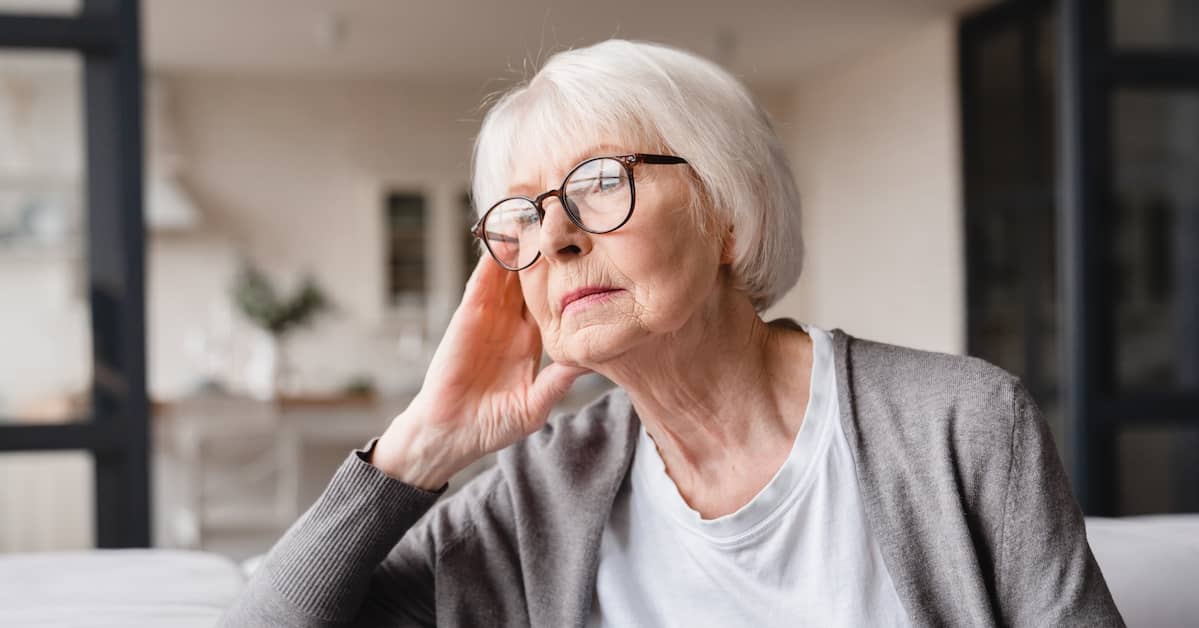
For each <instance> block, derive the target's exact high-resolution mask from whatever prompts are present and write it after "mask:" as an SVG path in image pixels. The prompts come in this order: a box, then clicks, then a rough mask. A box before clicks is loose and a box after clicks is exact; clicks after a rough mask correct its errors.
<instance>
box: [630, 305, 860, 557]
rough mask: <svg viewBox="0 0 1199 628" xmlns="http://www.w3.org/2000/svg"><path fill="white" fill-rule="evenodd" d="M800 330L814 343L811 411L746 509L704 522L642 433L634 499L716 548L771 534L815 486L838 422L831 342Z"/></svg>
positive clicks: (806, 328)
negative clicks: (768, 531) (637, 497)
mask: <svg viewBox="0 0 1199 628" xmlns="http://www.w3.org/2000/svg"><path fill="white" fill-rule="evenodd" d="M799 326H800V327H801V328H802V329H803V330H804V331H805V332H807V333H808V334H809V335H810V336H811V338H812V372H811V376H810V379H809V395H808V406H807V408H806V409H805V410H804V418H803V422H802V423H801V424H800V428H799V432H798V433H797V434H796V436H795V441H794V442H793V443H792V446H791V452H790V453H789V454H788V455H787V458H786V460H784V461H783V464H782V465H781V466H780V467H779V469H778V470H777V471H776V472H775V474H774V476H773V477H772V478H771V479H770V481H769V482H767V483H766V486H764V487H763V488H762V490H760V491H759V492H758V494H757V495H755V496H754V497H753V498H752V499H751V500H750V501H749V502H748V503H746V504H745V505H744V506H742V507H741V508H739V509H738V510H737V511H735V512H732V513H729V514H727V515H724V516H721V517H717V518H715V519H704V518H703V517H701V516H700V514H699V513H698V512H697V511H695V510H694V509H692V508H691V506H689V505H688V504H687V502H686V500H684V499H683V496H682V495H681V494H680V493H679V491H678V487H677V486H676V485H675V483H674V481H673V480H672V479H671V478H670V476H669V475H668V474H667V473H666V465H665V463H663V462H662V458H661V456H660V455H659V454H658V449H657V446H656V445H655V444H654V441H653V440H652V439H651V438H650V436H649V433H648V432H646V430H645V427H644V425H642V426H640V427H639V428H638V436H637V446H636V451H635V452H634V458H633V469H632V474H633V482H634V495H637V494H639V493H640V494H643V495H644V496H645V497H646V498H647V501H648V502H649V503H650V505H651V507H652V511H654V512H659V513H661V514H664V515H665V516H666V517H667V518H668V519H669V520H671V521H672V522H673V523H674V524H675V525H678V526H680V527H682V528H684V529H686V530H688V531H690V532H692V533H694V534H697V535H699V536H701V537H703V538H705V539H707V540H708V541H709V542H711V543H713V544H718V545H729V544H738V543H742V542H745V541H748V540H751V539H752V538H753V537H755V536H756V535H757V534H758V533H760V532H762V531H764V530H766V529H768V528H769V527H770V525H771V523H772V522H774V521H776V520H777V519H778V517H779V516H780V515H781V514H782V513H783V512H785V511H786V510H787V508H786V506H788V505H789V504H792V503H794V501H795V500H796V499H798V498H799V497H800V496H802V495H803V493H804V492H805V491H806V489H807V488H808V486H810V485H811V483H812V478H813V476H814V475H815V474H814V472H813V470H814V468H815V467H816V465H817V461H818V460H820V459H821V458H823V457H824V454H825V452H827V450H828V443H829V441H830V435H831V433H832V430H831V429H830V428H831V427H832V423H833V421H834V420H835V417H833V416H832V415H833V412H834V411H835V407H834V406H833V404H834V403H835V402H836V397H835V394H836V385H835V379H834V377H835V372H834V366H833V355H832V351H833V346H832V338H831V337H830V336H829V334H828V332H827V331H824V330H822V329H819V328H817V327H815V326H812V325H809V324H807V323H799Z"/></svg>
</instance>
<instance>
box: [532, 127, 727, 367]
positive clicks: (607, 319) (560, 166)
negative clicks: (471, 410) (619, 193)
mask: <svg viewBox="0 0 1199 628" xmlns="http://www.w3.org/2000/svg"><path fill="white" fill-rule="evenodd" d="M633 152H637V147H630V146H619V145H598V146H595V147H594V148H592V149H590V150H587V151H585V152H583V153H581V154H579V155H576V156H575V158H574V159H573V160H571V161H570V162H569V163H537V160H536V159H532V160H530V161H529V162H527V165H525V166H522V167H518V169H517V172H516V176H515V177H514V178H513V182H514V184H513V186H512V187H511V189H510V193H511V194H523V195H527V196H530V197H534V196H536V195H537V194H540V193H541V192H543V191H545V190H548V189H551V188H557V187H558V186H559V184H560V183H561V182H562V178H563V177H564V176H565V175H566V173H567V172H569V170H570V169H571V167H573V166H574V165H575V164H576V163H578V162H579V161H581V160H583V159H587V158H590V157H598V156H612V155H626V154H630V153H633ZM688 168H689V166H687V165H654V164H644V163H641V164H637V165H636V166H634V175H633V176H634V182H635V185H636V198H637V200H636V206H635V207H634V209H633V214H632V216H631V217H630V218H629V220H628V222H626V223H625V224H624V225H623V226H622V227H620V228H619V229H617V230H615V231H612V232H610V233H605V234H599V235H597V234H592V233H588V232H586V231H583V230H581V229H579V228H578V227H577V226H576V225H575V224H574V223H573V222H571V221H570V218H568V217H567V215H566V212H565V211H564V210H563V208H562V206H561V204H560V203H559V202H558V200H557V199H555V198H547V199H546V200H545V202H544V208H545V218H544V220H543V221H542V224H541V235H540V251H541V259H539V260H537V262H536V263H534V264H533V265H532V266H530V267H529V268H526V269H524V270H522V271H520V284H521V291H522V292H523V293H524V298H525V303H526V305H527V307H528V309H529V312H530V314H531V315H532V316H533V318H534V320H535V321H536V322H537V324H538V326H539V327H540V328H541V337H542V341H543V343H544V346H545V350H546V352H547V353H548V354H549V355H550V357H551V358H553V359H554V361H556V362H563V363H567V364H577V365H582V366H594V365H597V364H600V363H603V362H606V361H608V360H611V359H613V358H617V357H619V356H620V355H622V354H623V353H625V352H626V351H628V350H630V349H632V348H634V347H635V346H637V345H638V344H640V343H643V342H645V341H646V340H647V339H651V338H653V337H655V336H661V335H663V334H669V333H671V332H673V331H675V330H677V329H679V328H680V327H682V326H683V325H684V323H686V322H687V321H688V320H689V319H690V318H691V317H692V316H694V315H695V314H696V313H697V312H698V311H699V309H700V307H701V305H702V304H703V303H704V302H705V301H706V300H707V299H708V297H709V296H710V295H711V294H712V292H713V291H714V290H715V289H716V287H717V283H718V277H719V271H720V264H721V246H722V243H721V242H719V241H716V240H715V239H714V238H712V237H708V238H704V237H702V236H701V235H700V231H699V228H698V226H697V225H696V224H695V223H694V221H693V219H692V212H691V211H690V209H689V207H690V203H691V186H690V183H689V178H688V177H689V174H690V173H689V171H688ZM587 288H605V289H611V291H610V292H605V293H601V294H595V295H593V296H590V297H586V298H581V299H578V300H575V301H570V302H569V303H566V305H565V307H563V305H564V299H569V298H570V296H571V295H572V293H575V292H576V291H578V290H581V289H587Z"/></svg>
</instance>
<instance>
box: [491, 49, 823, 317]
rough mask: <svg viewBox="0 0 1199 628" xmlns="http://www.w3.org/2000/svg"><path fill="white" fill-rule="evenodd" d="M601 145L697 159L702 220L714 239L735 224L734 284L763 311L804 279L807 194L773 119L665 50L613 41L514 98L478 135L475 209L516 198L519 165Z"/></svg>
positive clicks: (717, 75)
mask: <svg viewBox="0 0 1199 628" xmlns="http://www.w3.org/2000/svg"><path fill="white" fill-rule="evenodd" d="M600 139H605V140H611V139H617V140H620V141H623V142H628V143H630V145H634V146H638V147H639V148H638V149H637V150H639V151H641V152H663V153H667V154H673V155H678V156H680V157H683V158H685V159H686V160H687V161H688V163H690V164H691V168H692V169H693V171H694V173H695V176H696V178H697V179H698V182H697V183H698V186H699V188H700V189H698V190H696V191H697V192H698V194H696V195H693V196H694V198H693V201H695V202H693V203H692V205H693V207H694V209H695V210H696V211H697V212H698V213H697V214H696V215H695V219H696V224H697V225H699V226H700V228H701V231H702V232H703V233H704V234H705V235H711V233H710V231H709V230H708V228H707V226H711V225H719V226H720V227H721V228H729V227H731V228H732V230H733V234H734V247H733V251H732V274H733V278H734V280H735V281H736V282H737V287H738V288H739V289H741V290H743V291H744V292H745V293H746V294H747V295H748V296H749V299H750V301H751V302H752V303H753V305H754V307H755V309H757V310H758V311H759V312H761V311H763V310H765V309H766V308H768V307H770V306H771V305H773V304H774V303H775V302H776V301H778V299H779V297H781V296H782V295H783V294H784V293H786V292H787V291H788V290H790V289H791V287H792V286H794V285H795V283H796V282H797V281H798V280H799V275H800V272H801V271H802V267H803V238H802V234H801V233H800V210H799V193H798V191H797V190H796V186H795V179H794V175H793V174H792V172H791V168H790V164H789V163H788V161H787V157H786V155H785V154H784V152H783V147H782V142H781V141H780V139H779V137H778V135H777V134H776V133H775V131H774V128H773V125H772V124H771V122H770V119H769V117H768V116H767V114H766V113H765V112H764V111H763V110H762V108H761V107H759V106H758V104H757V103H756V102H755V101H754V99H753V97H752V96H751V95H750V93H749V91H748V90H747V89H746V88H745V86H744V85H742V84H741V83H740V82H739V81H738V80H737V79H736V78H734V77H733V76H732V75H731V74H729V73H728V72H726V71H725V70H723V69H722V68H720V67H719V66H718V65H716V64H715V63H712V62H711V61H708V60H706V59H703V58H701V57H699V56H696V55H694V54H691V53H688V52H684V51H682V50H678V49H676V48H671V47H669V46H664V45H661V44H654V43H646V42H636V41H626V40H620V39H610V40H607V41H604V42H600V43H598V44H594V45H592V46H588V47H586V48H579V49H575V50H567V51H564V52H560V53H558V54H555V55H554V56H552V57H551V58H550V59H549V60H548V61H547V62H546V63H545V65H544V66H543V67H542V68H541V69H540V70H539V71H538V72H537V73H536V74H535V75H534V76H533V78H532V79H530V80H528V81H524V82H522V83H521V84H519V85H517V86H515V87H513V88H511V89H510V90H509V91H507V92H506V93H504V94H503V95H502V96H501V97H500V98H499V99H498V100H497V101H496V102H495V104H494V105H493V106H492V107H491V109H490V110H489V111H488V112H487V115H486V116H485V117H484V119H483V124H482V128H481V129H480V131H479V135H478V137H477V138H476V140H475V150H474V158H473V177H472V180H473V184H472V193H473V198H474V203H475V209H476V211H477V212H479V213H480V214H481V213H482V212H484V211H486V210H487V208H489V207H490V206H491V205H492V204H493V203H495V202H496V201H498V200H499V199H500V198H501V197H503V196H506V195H507V189H508V186H509V185H510V184H512V183H513V182H512V181H510V180H509V179H510V177H511V175H512V173H513V172H514V170H513V167H514V165H515V163H516V160H518V159H529V158H531V157H532V156H536V158H537V159H540V160H544V159H550V160H555V161H554V162H553V163H556V162H557V161H560V160H561V159H569V158H570V157H571V155H573V153H574V151H578V150H582V149H584V148H586V147H587V146H588V145H590V144H591V143H594V142H595V141H597V140H600ZM566 165H569V164H566Z"/></svg>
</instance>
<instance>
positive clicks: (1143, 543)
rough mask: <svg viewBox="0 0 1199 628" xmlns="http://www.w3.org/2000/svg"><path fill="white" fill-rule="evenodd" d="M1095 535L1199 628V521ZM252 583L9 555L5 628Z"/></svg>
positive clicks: (193, 613) (1122, 575)
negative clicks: (6, 627)
mask: <svg viewBox="0 0 1199 628" xmlns="http://www.w3.org/2000/svg"><path fill="white" fill-rule="evenodd" d="M1087 531H1088V535H1089V537H1090V540H1091V547H1092V549H1093V550H1094V552H1095V557H1096V559H1097V560H1098V561H1099V565H1100V567H1101V568H1102V569H1103V573H1104V575H1105V577H1106V578H1107V582H1108V585H1109V586H1110V587H1111V590H1112V595H1113V596H1114V597H1115V599H1116V605H1117V606H1119V607H1120V610H1121V612H1122V613H1123V614H1124V618H1125V620H1126V621H1127V622H1128V625H1129V626H1132V627H1133V628H1173V627H1178V628H1195V627H1197V626H1199V515H1170V516H1155V517H1131V518H1124V519H1088V520H1087ZM253 561H254V559H250V560H249V561H246V566H247V567H248V566H251V565H252V564H254V563H253ZM244 583H245V574H244V573H243V568H242V566H239V565H237V564H236V563H234V562H233V561H231V560H229V559H227V558H224V557H221V556H217V555H214V554H208V553H203V552H189V551H174V550H97V551H91V552H62V553H49V554H12V555H7V556H4V555H0V626H22V627H27V628H41V627H50V626H53V627H56V628H59V627H66V626H70V627H72V628H85V627H86V628H99V627H105V628H117V627H120V628H143V627H146V628H148V627H154V628H158V627H160V626H172V627H179V628H192V627H199V626H212V625H213V624H214V623H215V622H216V620H217V618H218V617H219V616H220V613H221V611H222V609H224V608H225V607H226V606H227V605H228V604H229V603H230V602H231V601H232V600H233V598H234V596H235V595H237V592H238V590H239V589H240V587H241V586H242V585H243V584H244Z"/></svg>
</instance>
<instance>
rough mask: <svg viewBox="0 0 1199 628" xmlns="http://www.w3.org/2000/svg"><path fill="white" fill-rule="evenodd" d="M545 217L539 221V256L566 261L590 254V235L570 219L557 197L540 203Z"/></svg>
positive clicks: (548, 198)
mask: <svg viewBox="0 0 1199 628" xmlns="http://www.w3.org/2000/svg"><path fill="white" fill-rule="evenodd" d="M541 207H542V208H543V209H545V215H544V216H543V217H542V219H541V234H540V241H539V243H538V244H539V245H540V247H541V255H542V256H543V257H547V258H550V259H553V260H554V261H566V260H568V259H570V258H572V257H579V256H582V255H586V254H588V253H590V252H591V234H590V233H587V232H586V231H583V230H582V229H580V228H579V226H578V225H576V224H575V223H574V222H571V220H570V217H569V216H567V215H566V208H565V207H563V206H562V203H561V201H560V200H559V199H558V198H557V197H547V198H546V199H545V200H543V201H542V202H541Z"/></svg>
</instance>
